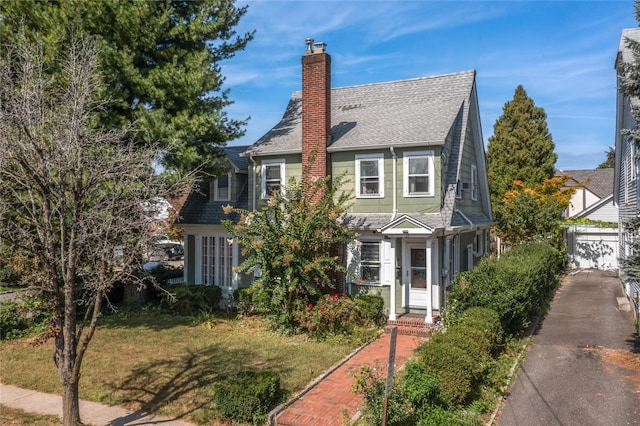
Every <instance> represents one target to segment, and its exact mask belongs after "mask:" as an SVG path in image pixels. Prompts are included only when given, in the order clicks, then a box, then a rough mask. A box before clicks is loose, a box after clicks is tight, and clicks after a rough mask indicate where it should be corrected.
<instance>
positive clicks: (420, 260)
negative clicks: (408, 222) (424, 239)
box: [404, 243, 429, 308]
mask: <svg viewBox="0 0 640 426" xmlns="http://www.w3.org/2000/svg"><path fill="white" fill-rule="evenodd" d="M407 255H408V256H407V258H406V261H407V262H406V268H405V273H404V277H405V283H406V284H405V285H407V286H408V287H409V301H408V302H409V303H408V305H409V306H412V307H416V308H426V307H427V305H428V300H429V294H428V293H429V292H428V287H427V284H428V281H429V280H428V275H429V270H428V267H427V266H428V262H427V248H426V245H425V243H420V244H416V243H411V244H407Z"/></svg>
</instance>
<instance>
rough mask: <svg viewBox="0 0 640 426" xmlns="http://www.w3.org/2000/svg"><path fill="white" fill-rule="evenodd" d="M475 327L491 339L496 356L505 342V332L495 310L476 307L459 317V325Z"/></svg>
mask: <svg viewBox="0 0 640 426" xmlns="http://www.w3.org/2000/svg"><path fill="white" fill-rule="evenodd" d="M452 325H461V326H469V327H473V328H475V329H477V330H480V331H482V332H483V333H484V335H485V336H486V337H487V338H488V339H489V342H490V343H491V346H492V347H493V349H494V350H493V352H494V354H495V353H496V350H497V349H498V348H499V346H500V345H501V344H502V343H503V341H504V330H503V329H502V324H501V323H500V315H499V314H498V313H497V312H496V311H494V310H493V309H489V308H483V307H480V306H474V307H472V308H469V309H467V310H466V311H464V312H463V313H462V314H461V315H460V316H459V317H458V322H457V324H452Z"/></svg>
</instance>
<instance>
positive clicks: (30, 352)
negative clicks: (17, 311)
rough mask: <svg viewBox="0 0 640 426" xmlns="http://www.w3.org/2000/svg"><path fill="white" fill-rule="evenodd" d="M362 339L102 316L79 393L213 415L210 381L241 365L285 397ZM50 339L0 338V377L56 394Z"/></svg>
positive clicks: (216, 322) (245, 324)
mask: <svg viewBox="0 0 640 426" xmlns="http://www.w3.org/2000/svg"><path fill="white" fill-rule="evenodd" d="M362 343H363V341H362V339H361V340H355V339H349V340H347V339H341V340H335V339H332V340H327V341H314V340H309V339H308V338H307V337H305V336H304V335H297V336H285V335H279V334H275V333H273V332H271V331H269V330H268V329H267V328H266V326H265V324H264V323H263V322H262V321H261V320H259V319H257V318H255V317H250V318H245V319H234V318H231V317H229V316H227V314H224V313H220V314H217V315H216V316H210V317H209V318H207V319H205V320H204V321H202V320H201V321H196V320H194V319H193V318H190V317H173V316H168V315H165V314H161V313H157V312H155V311H138V312H133V313H120V314H117V315H112V316H108V317H105V318H103V320H102V322H101V325H100V326H99V328H98V330H97V332H96V335H95V336H94V338H93V340H92V342H91V344H90V345H89V350H88V351H87V354H86V356H85V360H84V363H83V368H82V378H81V379H80V398H81V399H87V400H90V401H96V402H101V403H105V404H109V405H116V404H119V405H124V406H126V407H128V408H130V409H141V410H144V411H147V412H151V413H155V414H159V415H163V416H168V417H174V416H182V415H183V416H185V417H184V418H185V419H187V420H190V421H193V422H195V423H199V424H212V423H213V422H214V420H213V419H214V416H215V412H214V408H213V407H212V405H211V400H212V394H213V385H214V384H215V383H216V382H218V381H220V380H222V379H224V378H226V377H228V376H229V375H232V374H234V373H236V372H238V371H240V370H243V369H247V368H259V369H268V370H273V371H276V372H278V373H279V374H280V376H281V379H282V386H283V388H284V390H285V392H286V393H287V395H289V396H291V395H293V394H295V393H296V392H297V391H299V390H301V389H302V388H304V386H306V385H307V384H308V383H309V382H310V381H311V380H313V379H314V378H316V377H317V376H318V375H320V374H321V373H322V372H324V371H325V370H327V369H328V368H329V367H330V366H332V365H334V364H335V363H337V362H338V361H340V360H341V359H342V358H343V357H345V356H346V355H347V354H349V353H350V352H351V351H353V350H354V349H355V348H356V347H357V346H359V345H360V344H362ZM52 353H53V352H52V342H51V341H49V342H47V343H45V344H44V345H41V346H33V344H32V342H31V341H29V340H26V339H23V340H20V341H14V342H4V343H2V344H1V345H0V358H1V359H2V364H1V367H0V382H2V383H5V384H10V385H15V386H20V387H24V388H27V389H33V390H38V391H42V392H49V393H60V392H61V388H60V385H59V382H58V377H57V374H56V369H55V366H54V364H53V362H52Z"/></svg>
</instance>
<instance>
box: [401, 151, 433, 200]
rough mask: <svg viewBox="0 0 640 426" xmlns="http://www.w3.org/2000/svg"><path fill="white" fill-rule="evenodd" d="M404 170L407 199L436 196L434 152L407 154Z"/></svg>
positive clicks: (404, 160)
mask: <svg viewBox="0 0 640 426" xmlns="http://www.w3.org/2000/svg"><path fill="white" fill-rule="evenodd" d="M403 169H404V185H403V187H404V196H405V197H429V196H433V195H434V189H433V188H434V176H433V151H416V152H406V153H405V154H404V156H403Z"/></svg>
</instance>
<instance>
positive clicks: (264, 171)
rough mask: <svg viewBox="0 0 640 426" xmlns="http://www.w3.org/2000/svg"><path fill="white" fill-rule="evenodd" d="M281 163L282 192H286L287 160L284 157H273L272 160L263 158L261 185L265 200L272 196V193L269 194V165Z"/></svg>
mask: <svg viewBox="0 0 640 426" xmlns="http://www.w3.org/2000/svg"><path fill="white" fill-rule="evenodd" d="M273 165H280V193H281V194H284V192H285V182H286V181H287V180H286V177H285V161H284V159H281V158H278V159H272V160H263V161H262V163H261V167H260V185H261V194H262V195H261V196H262V199H263V200H266V199H269V198H271V194H267V167H266V166H273Z"/></svg>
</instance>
